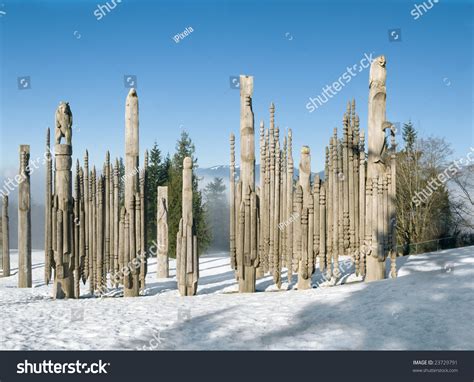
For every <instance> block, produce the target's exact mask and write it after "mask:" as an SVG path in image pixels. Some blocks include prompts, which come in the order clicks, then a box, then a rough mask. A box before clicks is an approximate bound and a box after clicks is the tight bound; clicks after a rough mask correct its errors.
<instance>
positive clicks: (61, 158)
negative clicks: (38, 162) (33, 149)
mask: <svg viewBox="0 0 474 382" xmlns="http://www.w3.org/2000/svg"><path fill="white" fill-rule="evenodd" d="M55 118H56V123H55V126H56V128H55V143H56V144H55V147H54V155H55V182H54V187H55V192H54V197H55V203H54V208H53V214H55V215H56V226H55V227H54V225H53V229H55V234H54V235H53V237H54V238H55V239H56V242H55V243H53V245H54V244H55V251H54V265H55V273H54V292H53V293H54V298H57V299H62V298H72V297H74V281H73V273H72V272H73V269H74V255H75V254H74V245H73V244H74V236H73V224H74V223H73V199H72V173H71V166H72V160H71V156H72V112H71V109H70V107H69V104H68V103H67V102H66V103H64V102H61V103H60V104H59V106H58V108H57V110H56V114H55ZM62 138H65V139H66V143H65V144H61V139H62ZM53 249H54V248H53Z"/></svg>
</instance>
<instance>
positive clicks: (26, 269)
mask: <svg viewBox="0 0 474 382" xmlns="http://www.w3.org/2000/svg"><path fill="white" fill-rule="evenodd" d="M29 162H30V146H29V145H20V173H19V175H20V182H19V184H18V287H19V288H31V286H32V279H31V189H30V168H29Z"/></svg>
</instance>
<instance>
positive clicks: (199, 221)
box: [168, 131, 210, 257]
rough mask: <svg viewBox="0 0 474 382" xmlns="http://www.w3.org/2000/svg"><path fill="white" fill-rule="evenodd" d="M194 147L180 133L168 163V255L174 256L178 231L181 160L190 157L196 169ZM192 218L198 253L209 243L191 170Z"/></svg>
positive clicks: (196, 180)
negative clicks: (174, 150)
mask: <svg viewBox="0 0 474 382" xmlns="http://www.w3.org/2000/svg"><path fill="white" fill-rule="evenodd" d="M194 153H195V147H194V144H193V143H192V141H191V138H190V137H189V134H188V133H187V132H186V131H183V132H182V133H181V137H180V139H179V140H178V141H177V143H176V152H175V154H174V155H173V159H172V160H171V161H170V162H169V168H168V229H169V238H168V240H169V254H170V256H172V257H175V256H176V235H177V233H178V230H179V221H180V220H181V206H182V187H183V179H182V174H183V160H184V158H185V157H188V156H189V157H191V159H192V161H193V169H196V168H197V158H195V156H194ZM192 188H193V218H194V222H195V230H196V236H197V238H198V245H199V252H200V253H202V252H203V251H204V250H206V249H207V247H208V246H209V242H210V232H209V227H208V224H207V219H206V211H205V209H204V206H203V201H202V195H201V192H200V191H199V190H198V178H197V177H196V175H195V172H194V170H193V179H192Z"/></svg>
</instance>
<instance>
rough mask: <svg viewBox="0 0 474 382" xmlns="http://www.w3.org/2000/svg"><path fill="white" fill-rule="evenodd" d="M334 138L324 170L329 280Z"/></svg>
mask: <svg viewBox="0 0 474 382" xmlns="http://www.w3.org/2000/svg"><path fill="white" fill-rule="evenodd" d="M332 146H333V138H332V137H331V139H330V140H329V147H326V166H325V170H324V174H325V177H326V179H325V183H326V186H327V190H326V195H327V200H326V207H327V208H326V227H327V234H326V278H327V279H328V280H330V279H331V277H332V267H331V262H332V257H333V251H334V249H333V239H334V238H333V236H334V212H333V209H334V204H333V199H334V184H333V178H334V173H333V160H332V151H333V147H332Z"/></svg>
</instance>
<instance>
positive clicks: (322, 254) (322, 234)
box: [319, 182, 327, 273]
mask: <svg viewBox="0 0 474 382" xmlns="http://www.w3.org/2000/svg"><path fill="white" fill-rule="evenodd" d="M319 206H320V209H319V223H320V226H319V238H320V239H319V269H320V271H321V273H322V272H324V269H325V265H326V264H325V261H326V235H327V231H326V227H327V225H326V182H325V183H323V184H322V185H321V190H320V194H319Z"/></svg>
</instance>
